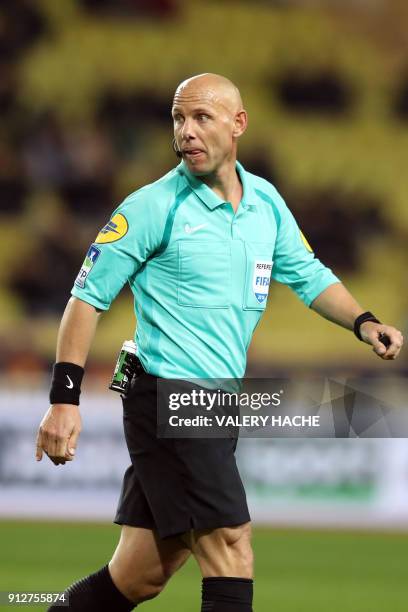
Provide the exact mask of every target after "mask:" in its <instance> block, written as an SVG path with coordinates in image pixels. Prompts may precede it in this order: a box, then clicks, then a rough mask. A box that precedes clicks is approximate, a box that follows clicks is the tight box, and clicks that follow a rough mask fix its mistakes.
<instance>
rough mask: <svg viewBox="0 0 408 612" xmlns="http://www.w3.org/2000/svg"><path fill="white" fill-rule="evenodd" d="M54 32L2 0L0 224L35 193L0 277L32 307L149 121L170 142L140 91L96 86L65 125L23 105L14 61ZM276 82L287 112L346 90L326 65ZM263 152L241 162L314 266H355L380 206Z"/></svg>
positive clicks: (21, 5)
mask: <svg viewBox="0 0 408 612" xmlns="http://www.w3.org/2000/svg"><path fill="white" fill-rule="evenodd" d="M79 3H80V4H81V5H82V7H83V10H84V11H88V12H90V13H91V14H94V15H97V16H101V15H102V16H104V15H109V16H110V17H112V18H114V17H115V16H121V17H126V18H129V17H130V18H131V17H132V16H133V17H138V18H140V17H142V18H150V17H154V18H155V19H157V18H162V19H172V18H173V17H174V16H175V15H176V13H177V11H178V10H179V4H178V3H176V2H175V1H172V0H154V1H153V0H145V1H143V0H120V1H118V0H115V1H114V0H81V1H80V2H79ZM53 35H54V33H53V31H52V27H51V26H50V24H49V23H48V21H47V18H46V16H45V15H44V14H43V13H42V11H41V10H40V9H39V7H38V4H37V3H36V2H35V1H30V0H19V2H16V1H15V0H2V3H1V12H0V112H1V125H0V136H1V137H0V202H1V211H0V214H1V218H2V219H3V220H4V221H3V222H6V223H10V222H12V221H13V220H17V219H21V218H24V216H26V217H27V215H28V219H29V222H32V217H33V215H32V206H33V204H32V202H33V200H34V202H35V204H34V206H35V207H36V209H35V210H36V211H37V215H36V214H34V217H38V222H37V224H35V223H34V225H35V227H33V233H34V231H35V240H33V243H32V245H31V246H30V249H29V256H28V257H25V258H24V259H23V260H19V258H16V260H15V263H14V264H13V270H12V274H10V275H9V278H8V279H6V282H7V284H8V288H9V289H10V290H12V291H13V292H17V295H18V296H19V297H20V299H22V300H23V303H24V308H25V311H26V313H27V314H29V315H31V316H33V315H34V316H35V315H43V314H47V313H60V312H61V310H62V309H63V307H64V305H65V303H66V300H67V297H68V296H69V291H70V288H71V286H72V283H73V279H74V278H75V275H76V271H77V270H78V269H79V267H80V265H81V260H82V257H83V256H84V253H85V250H86V248H87V246H88V243H89V241H90V236H93V235H95V234H96V232H97V230H98V227H100V226H102V225H103V224H104V223H105V222H106V218H107V216H108V215H109V214H110V212H111V211H112V210H113V209H114V208H115V207H116V205H117V204H118V201H120V200H121V199H122V198H123V197H125V195H127V194H126V193H120V189H119V188H118V185H117V174H118V172H119V170H120V167H121V165H122V164H124V163H126V162H128V161H129V160H132V159H134V157H135V155H134V154H135V150H136V151H137V150H139V151H140V152H141V153H142V152H143V147H144V142H145V139H146V138H147V137H148V133H149V129H150V128H151V127H152V126H155V127H162V128H163V130H168V131H169V143H168V146H169V150H170V140H171V138H170V131H171V125H170V112H169V110H170V109H169V106H170V97H169V99H161V98H160V97H159V96H158V94H157V92H155V91H151V90H148V89H146V90H144V91H140V90H133V91H132V90H129V91H128V92H126V93H123V92H122V93H118V92H117V91H115V90H114V89H112V88H107V89H105V91H104V93H103V94H102V95H101V96H100V97H99V99H98V100H97V102H96V104H95V108H94V112H93V117H92V118H91V120H90V121H88V122H87V123H83V124H76V125H65V124H63V123H61V120H60V119H59V118H58V116H57V115H56V113H55V111H54V110H53V109H52V108H50V109H48V110H46V111H42V112H41V113H38V112H36V111H32V109H30V107H29V106H28V105H27V103H25V104H23V103H22V102H21V99H20V97H19V62H20V60H21V58H22V57H23V56H24V55H25V54H27V53H29V52H30V49H31V48H33V47H34V46H35V45H36V44H37V43H38V42H39V41H40V40H42V39H44V38H47V37H48V38H52V37H53ZM186 76H187V75H186ZM319 79H320V80H319ZM322 79H323V80H322ZM275 86H276V88H277V92H278V95H280V98H281V103H282V104H283V105H285V106H286V107H287V108H288V109H289V110H292V111H294V112H299V111H301V112H319V113H328V114H333V113H342V112H344V113H346V112H347V111H348V106H349V100H350V95H349V92H347V91H345V90H344V88H342V84H341V82H340V80H339V79H337V77H336V75H334V74H324V75H320V76H319V77H317V80H316V77H311V78H309V80H308V79H307V78H305V77H304V76H302V75H299V74H288V75H287V76H286V77H285V79H283V80H282V81H281V82H280V83H277V84H275ZM271 146H272V148H273V146H274V145H273V143H272V144H271ZM263 153H264V152H263V151H262V150H253V151H252V152H251V153H249V154H248V153H246V155H245V156H244V158H242V161H243V163H244V164H245V165H246V167H247V168H248V169H249V170H251V171H252V172H254V173H256V174H259V175H261V176H264V177H265V178H267V179H270V180H271V181H272V182H274V183H275V184H276V186H277V187H278V188H279V189H280V190H281V192H282V193H283V195H284V196H285V197H286V199H287V201H288V203H289V205H290V207H291V208H292V210H293V211H294V213H295V214H296V215H297V216H298V218H299V219H300V222H301V225H302V229H303V230H304V233H305V234H306V235H307V237H308V239H309V241H310V242H311V244H312V245H313V247H314V248H315V249H316V251H317V252H318V253H319V256H320V257H321V259H322V260H323V261H325V263H327V264H328V265H329V266H333V267H334V268H335V269H336V271H338V272H342V271H351V270H352V271H355V270H358V268H359V265H360V249H359V242H358V241H359V239H361V237H365V236H370V235H374V234H376V233H382V234H383V233H384V232H386V231H387V225H386V223H385V221H384V219H383V218H382V214H381V210H382V205H383V203H382V202H377V201H373V200H372V199H369V198H368V197H367V196H365V194H364V193H360V194H354V196H353V198H354V200H355V201H354V202H353V205H352V206H350V202H349V198H350V196H349V195H346V194H344V193H343V192H342V189H341V185H339V186H337V187H336V188H335V187H333V189H332V190H331V191H326V192H320V191H311V190H309V191H307V192H301V193H299V192H298V191H295V190H294V189H292V187H291V185H290V184H285V183H284V182H283V181H282V179H281V177H280V176H279V174H278V172H277V170H276V168H274V167H273V163H271V162H270V159H271V156H270V155H269V154H268V155H264V154H263ZM174 162H175V163H176V159H174ZM167 169H168V168H163V169H162V172H161V173H164V172H165V171H167ZM159 175H160V174H158V176H159ZM139 186H140V185H134V188H135V189H136V188H138V187H139ZM50 194H52V195H50ZM34 196H35V197H34ZM30 202H31V208H30ZM45 202H47V206H51V208H52V206H55V209H56V210H57V213H58V214H54V215H53V214H49V215H48V217H47V218H46V219H45V218H44V215H41V214H40V213H41V211H42V210H43V208H42V207H43V206H44V207H45ZM50 202H51V203H50ZM44 209H45V208H44ZM29 210H31V213H29V212H28V211H29ZM47 211H49V209H48V208H47ZM30 215H31V216H30ZM0 248H1V247H0ZM0 256H1V250H0Z"/></svg>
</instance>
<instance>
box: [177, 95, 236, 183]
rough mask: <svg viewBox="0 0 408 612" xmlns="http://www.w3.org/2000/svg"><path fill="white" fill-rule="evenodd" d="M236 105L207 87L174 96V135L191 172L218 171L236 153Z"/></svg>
mask: <svg viewBox="0 0 408 612" xmlns="http://www.w3.org/2000/svg"><path fill="white" fill-rule="evenodd" d="M234 110H235V109H230V108H228V103H227V101H225V100H223V99H222V97H221V96H217V95H216V93H214V92H211V91H210V92H209V91H208V90H205V89H204V90H200V89H197V88H191V89H189V88H186V89H185V90H182V91H179V90H177V92H176V95H175V96H174V101H173V108H172V116H173V122H174V137H175V139H176V143H177V147H178V149H179V150H180V151H181V153H182V155H183V159H184V161H185V163H186V164H187V166H188V168H189V170H190V172H191V173H192V174H195V175H197V176H203V175H207V174H212V173H214V172H216V171H217V170H218V169H219V168H221V166H222V165H223V164H224V163H225V162H228V161H229V160H231V159H232V158H233V157H234V155H235V146H236V145H235V142H234V128H235V127H236V126H235V114H234Z"/></svg>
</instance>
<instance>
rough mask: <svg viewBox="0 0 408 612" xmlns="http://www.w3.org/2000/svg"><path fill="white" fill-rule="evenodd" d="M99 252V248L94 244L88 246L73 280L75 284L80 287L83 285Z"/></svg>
mask: <svg viewBox="0 0 408 612" xmlns="http://www.w3.org/2000/svg"><path fill="white" fill-rule="evenodd" d="M100 254H101V252H100V250H99V249H97V248H96V246H94V245H91V246H90V247H89V251H88V252H87V254H86V257H85V260H84V263H83V264H82V268H81V269H80V271H79V274H78V276H77V277H76V280H75V284H76V285H77V286H78V287H81V289H83V288H84V287H85V281H86V279H87V278H88V274H89V273H90V271H91V270H92V268H93V267H94V265H95V263H96V260H97V259H98V257H99V255H100Z"/></svg>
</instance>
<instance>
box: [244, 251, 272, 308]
mask: <svg viewBox="0 0 408 612" xmlns="http://www.w3.org/2000/svg"><path fill="white" fill-rule="evenodd" d="M273 249H274V243H273V242H246V243H245V258H246V270H245V288H244V300H243V308H244V310H265V308H266V302H267V299H268V292H269V284H270V281H271V273H272V266H273V261H272V255H273Z"/></svg>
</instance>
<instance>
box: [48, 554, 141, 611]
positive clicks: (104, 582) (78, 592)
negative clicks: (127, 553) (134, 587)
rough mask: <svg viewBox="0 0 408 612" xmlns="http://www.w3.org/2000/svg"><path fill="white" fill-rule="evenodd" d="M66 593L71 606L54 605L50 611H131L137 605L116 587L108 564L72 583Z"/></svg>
mask: <svg viewBox="0 0 408 612" xmlns="http://www.w3.org/2000/svg"><path fill="white" fill-rule="evenodd" d="M64 595H65V596H66V597H67V598H69V606H67V607H64V608H62V607H61V606H57V605H53V606H51V608H48V612H63V610H72V611H73V612H94V611H95V612H102V611H103V612H130V610H133V608H134V607H135V605H136V604H134V603H132V602H131V601H129V600H128V599H127V598H126V597H125V596H124V595H122V593H121V592H120V591H119V590H118V589H117V588H116V586H115V585H114V583H113V580H112V578H111V575H110V572H109V568H108V566H107V565H105V567H103V568H102V569H101V570H99V572H96V573H95V574H91V575H90V576H87V577H86V578H82V579H81V580H78V582H75V583H74V584H72V585H71V586H70V587H68V588H67V589H66V591H64Z"/></svg>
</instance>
